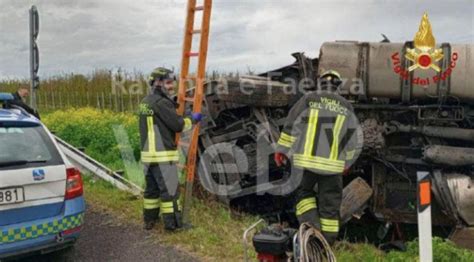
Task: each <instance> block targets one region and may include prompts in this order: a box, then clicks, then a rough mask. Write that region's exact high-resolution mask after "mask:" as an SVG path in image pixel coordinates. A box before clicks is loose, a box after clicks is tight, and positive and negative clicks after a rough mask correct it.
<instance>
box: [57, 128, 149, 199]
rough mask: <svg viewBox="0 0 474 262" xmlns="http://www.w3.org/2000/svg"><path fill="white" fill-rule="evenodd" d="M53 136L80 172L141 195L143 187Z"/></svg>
mask: <svg viewBox="0 0 474 262" xmlns="http://www.w3.org/2000/svg"><path fill="white" fill-rule="evenodd" d="M54 138H55V139H56V141H57V142H58V144H59V148H60V149H61V150H62V151H63V153H64V154H65V155H66V157H67V158H68V159H69V160H70V161H71V162H72V163H73V164H74V165H75V166H76V167H77V168H79V169H80V170H81V171H82V172H84V171H87V172H91V173H92V174H93V175H95V176H97V177H99V178H101V179H103V180H105V181H107V182H109V183H111V184H112V185H113V186H115V187H116V188H118V189H120V190H122V191H127V192H130V193H131V194H133V195H135V196H141V195H142V193H143V189H142V188H141V187H139V186H137V185H135V184H134V183H132V182H131V181H129V180H127V179H125V178H123V177H122V176H120V175H119V174H118V173H117V172H114V171H112V170H110V169H109V168H107V167H106V166H104V165H103V164H101V163H99V162H97V161H96V160H94V159H93V158H91V157H90V156H88V155H86V154H84V153H83V152H82V151H80V150H79V149H77V148H75V147H73V146H72V145H70V144H68V143H67V142H66V141H64V140H62V139H60V138H59V137H57V136H54Z"/></svg>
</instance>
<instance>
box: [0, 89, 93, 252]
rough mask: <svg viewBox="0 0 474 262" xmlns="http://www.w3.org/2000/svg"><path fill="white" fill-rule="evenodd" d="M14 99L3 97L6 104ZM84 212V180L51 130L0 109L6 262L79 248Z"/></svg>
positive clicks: (1, 237)
mask: <svg viewBox="0 0 474 262" xmlns="http://www.w3.org/2000/svg"><path fill="white" fill-rule="evenodd" d="M11 99H13V97H12V96H11V95H10V94H5V93H0V104H5V103H6V102H8V100H11ZM84 211H85V204H84V198H83V184H82V179H81V174H80V172H79V171H78V170H77V169H76V168H74V167H73V166H72V165H71V163H70V162H69V161H68V160H67V158H66V157H65V156H64V154H63V153H62V152H61V150H59V149H58V145H57V143H56V141H55V139H54V138H53V136H52V134H51V133H50V132H49V131H48V129H47V128H46V127H45V126H44V125H43V124H42V123H41V122H40V121H39V120H38V119H36V118H35V117H33V116H31V115H29V114H28V113H27V112H26V111H24V110H23V109H21V108H18V107H14V106H10V107H8V106H5V105H3V106H2V107H0V259H2V258H5V257H11V256H18V255H24V254H29V253H34V252H39V253H47V252H51V251H54V250H58V249H61V248H64V247H68V246H70V245H72V244H74V242H75V241H76V239H77V238H78V236H79V232H80V230H81V226H82V223H83V218H84Z"/></svg>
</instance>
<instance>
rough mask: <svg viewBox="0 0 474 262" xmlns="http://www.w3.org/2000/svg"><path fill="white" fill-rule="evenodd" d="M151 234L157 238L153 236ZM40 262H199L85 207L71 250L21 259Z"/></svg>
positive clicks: (138, 228) (136, 227) (144, 233)
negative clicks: (75, 240) (80, 230)
mask: <svg viewBox="0 0 474 262" xmlns="http://www.w3.org/2000/svg"><path fill="white" fill-rule="evenodd" d="M154 234H157V233H156V232H154ZM16 261H21V262H29V261H31V262H33V261H35V262H42V261H48V262H49V261H133V262H136V261H199V260H198V259H196V258H193V257H192V256H191V255H188V254H186V253H185V252H183V251H180V250H177V249H175V248H173V247H169V246H164V245H162V244H160V243H158V241H157V239H156V237H151V236H150V235H148V233H147V232H145V231H144V230H143V229H142V228H141V227H139V226H137V225H133V224H124V223H123V222H122V221H118V220H117V219H116V218H114V217H113V216H112V215H110V214H104V213H103V212H102V211H100V212H99V211H97V209H95V208H94V207H91V206H88V210H87V212H86V218H85V225H84V227H83V231H82V233H81V237H80V238H79V240H78V241H77V243H76V245H75V246H74V247H73V248H70V249H67V250H64V251H60V252H56V253H52V254H47V255H42V256H40V255H35V256H31V257H28V258H22V259H20V260H16Z"/></svg>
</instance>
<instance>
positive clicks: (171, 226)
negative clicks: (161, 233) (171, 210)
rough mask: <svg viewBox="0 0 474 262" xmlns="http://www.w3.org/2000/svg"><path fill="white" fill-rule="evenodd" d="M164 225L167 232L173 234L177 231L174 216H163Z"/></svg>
mask: <svg viewBox="0 0 474 262" xmlns="http://www.w3.org/2000/svg"><path fill="white" fill-rule="evenodd" d="M163 224H164V225H165V230H166V231H170V232H173V231H175V230H176V228H177V225H176V219H175V215H174V214H163Z"/></svg>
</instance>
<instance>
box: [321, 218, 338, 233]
mask: <svg viewBox="0 0 474 262" xmlns="http://www.w3.org/2000/svg"><path fill="white" fill-rule="evenodd" d="M321 230H322V231H324V232H329V233H337V232H339V219H327V218H321Z"/></svg>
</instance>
